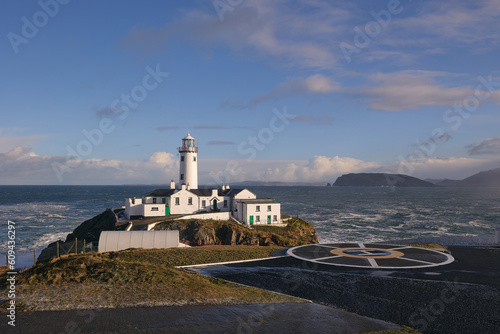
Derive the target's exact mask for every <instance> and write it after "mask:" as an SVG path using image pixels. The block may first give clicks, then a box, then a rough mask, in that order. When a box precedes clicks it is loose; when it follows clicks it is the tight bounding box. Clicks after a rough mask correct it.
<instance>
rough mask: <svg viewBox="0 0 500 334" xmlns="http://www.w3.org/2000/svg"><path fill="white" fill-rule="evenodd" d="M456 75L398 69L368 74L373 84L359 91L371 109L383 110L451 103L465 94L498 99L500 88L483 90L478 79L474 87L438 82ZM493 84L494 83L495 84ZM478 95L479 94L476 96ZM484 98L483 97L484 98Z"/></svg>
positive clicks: (459, 100) (410, 108)
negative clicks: (452, 85)
mask: <svg viewBox="0 0 500 334" xmlns="http://www.w3.org/2000/svg"><path fill="white" fill-rule="evenodd" d="M457 76H458V75H456V74H451V73H445V72H437V71H412V70H406V71H400V72H395V73H377V74H373V75H371V76H370V77H369V79H370V80H371V81H372V82H373V83H374V85H373V86H371V87H368V88H365V89H363V90H362V91H361V95H362V96H365V97H367V98H368V99H369V100H370V107H371V109H376V110H383V111H404V110H415V109H419V108H422V107H426V106H452V105H453V104H455V103H458V104H461V103H462V102H463V101H464V100H466V99H467V98H468V97H474V96H478V97H481V100H480V102H483V99H484V97H487V98H488V99H487V101H489V102H493V101H496V102H498V101H500V100H499V97H500V91H499V90H497V91H493V92H492V93H490V92H487V91H485V89H486V87H482V86H481V82H479V81H478V82H477V85H478V86H479V90H476V87H448V86H447V85H445V84H443V83H438V78H439V79H441V80H442V81H449V80H450V79H451V78H454V77H457ZM495 84H496V83H495ZM478 94H479V95H478ZM485 101H486V100H485Z"/></svg>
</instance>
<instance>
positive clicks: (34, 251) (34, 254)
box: [33, 247, 36, 267]
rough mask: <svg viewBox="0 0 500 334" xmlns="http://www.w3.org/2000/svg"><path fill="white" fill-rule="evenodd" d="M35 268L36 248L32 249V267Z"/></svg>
mask: <svg viewBox="0 0 500 334" xmlns="http://www.w3.org/2000/svg"><path fill="white" fill-rule="evenodd" d="M34 266H36V247H35V248H33V267H34Z"/></svg>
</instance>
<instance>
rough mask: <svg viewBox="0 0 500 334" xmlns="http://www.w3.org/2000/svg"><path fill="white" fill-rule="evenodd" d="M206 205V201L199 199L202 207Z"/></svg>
mask: <svg viewBox="0 0 500 334" xmlns="http://www.w3.org/2000/svg"><path fill="white" fill-rule="evenodd" d="M206 206H207V201H205V200H203V201H201V207H202V208H204V207H206Z"/></svg>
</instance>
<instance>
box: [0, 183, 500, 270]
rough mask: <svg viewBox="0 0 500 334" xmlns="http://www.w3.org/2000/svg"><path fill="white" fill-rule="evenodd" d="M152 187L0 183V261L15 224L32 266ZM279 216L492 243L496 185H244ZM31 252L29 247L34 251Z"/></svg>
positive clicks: (339, 227) (366, 231)
mask: <svg viewBox="0 0 500 334" xmlns="http://www.w3.org/2000/svg"><path fill="white" fill-rule="evenodd" d="M156 188H161V187H155V186H144V185H141V186H136V185H134V186H128V185H124V186H0V222H1V224H0V245H1V249H0V264H4V262H5V258H6V256H5V255H6V254H7V251H8V248H7V246H8V240H9V239H8V238H9V234H8V228H9V227H8V225H9V222H11V223H10V225H11V226H15V242H16V249H15V250H16V255H17V266H20V267H27V266H30V265H32V264H33V260H34V256H38V255H39V254H40V252H41V250H42V249H43V248H44V247H46V246H47V245H48V244H49V243H51V242H54V241H57V240H64V239H65V238H66V236H67V235H68V233H70V232H72V231H73V229H75V228H76V227H77V226H78V225H79V224H80V223H82V222H83V221H85V220H87V219H90V218H92V217H94V216H96V215H98V214H99V213H101V212H103V211H104V210H105V209H106V208H115V207H120V206H122V205H124V199H125V198H126V197H132V196H140V195H142V194H146V193H149V192H150V191H151V190H154V189H156ZM249 190H251V191H252V192H254V193H255V194H256V195H257V196H258V197H259V198H274V199H275V200H276V201H278V202H280V203H281V211H282V214H288V215H292V216H298V217H300V218H302V219H304V220H306V221H307V222H309V223H311V224H312V225H314V227H315V228H316V232H317V235H318V236H319V241H320V242H321V243H337V242H361V241H363V242H440V243H444V244H468V245H492V244H494V243H495V242H496V241H495V229H496V228H497V226H499V225H500V188H445V187H436V188H394V187H393V188H390V187H326V186H324V187H306V186H297V187H293V186H281V187H257V186H256V187H250V188H249ZM35 250H36V252H35Z"/></svg>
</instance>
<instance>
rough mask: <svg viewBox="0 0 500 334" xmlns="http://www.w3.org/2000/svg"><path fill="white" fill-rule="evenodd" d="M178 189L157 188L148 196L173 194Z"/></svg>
mask: <svg viewBox="0 0 500 334" xmlns="http://www.w3.org/2000/svg"><path fill="white" fill-rule="evenodd" d="M176 191H177V189H155V190H153V192H151V193H149V194H147V195H146V196H155V197H167V196H170V195H173V194H174V193H175V192H176Z"/></svg>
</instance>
